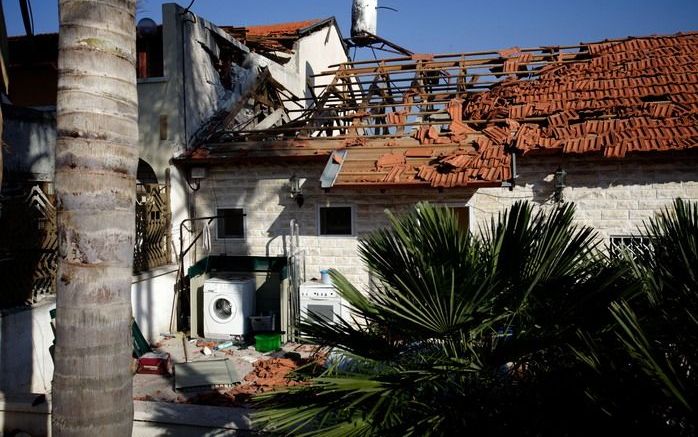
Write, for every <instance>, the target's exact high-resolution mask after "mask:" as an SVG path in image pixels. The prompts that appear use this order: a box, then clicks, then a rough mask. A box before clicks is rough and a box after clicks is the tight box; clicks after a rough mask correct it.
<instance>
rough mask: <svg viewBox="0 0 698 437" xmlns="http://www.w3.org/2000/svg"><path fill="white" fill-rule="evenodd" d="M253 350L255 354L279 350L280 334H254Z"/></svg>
mask: <svg viewBox="0 0 698 437" xmlns="http://www.w3.org/2000/svg"><path fill="white" fill-rule="evenodd" d="M254 348H255V349H256V350H257V352H271V351H275V350H277V349H280V348H281V334H256V335H255V336H254Z"/></svg>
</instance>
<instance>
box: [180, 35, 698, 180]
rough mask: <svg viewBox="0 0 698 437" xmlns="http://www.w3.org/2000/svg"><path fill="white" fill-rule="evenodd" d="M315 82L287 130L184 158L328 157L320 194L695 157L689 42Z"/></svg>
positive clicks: (246, 131)
mask: <svg viewBox="0 0 698 437" xmlns="http://www.w3.org/2000/svg"><path fill="white" fill-rule="evenodd" d="M313 78H314V79H315V80H316V81H317V80H318V79H322V78H325V79H326V80H327V82H326V83H320V84H319V85H315V86H314V88H313V87H311V88H310V89H311V91H314V90H317V94H316V93H315V92H313V93H311V94H310V96H309V97H307V98H305V99H298V98H295V99H290V98H289V99H284V98H281V99H280V104H279V107H278V110H279V111H281V112H284V113H285V114H288V115H289V116H288V117H287V119H288V120H289V121H288V122H285V123H283V124H282V125H281V126H280V127H273V128H264V129H259V128H255V127H254V126H253V127H244V128H236V127H234V126H232V127H231V126H230V125H218V126H217V129H213V131H212V132H211V133H210V135H209V136H208V137H207V138H206V139H205V140H204V141H203V142H202V143H201V146H200V147H199V148H198V149H197V150H195V151H194V152H193V153H192V154H191V155H190V156H189V157H187V158H186V159H188V160H197V159H198V160H206V161H211V160H213V161H215V160H220V159H241V158H254V157H257V158H269V159H288V158H292V157H305V158H307V157H324V158H325V159H327V157H329V160H328V163H327V167H326V171H325V174H324V175H323V186H351V185H428V186H433V187H453V186H470V185H497V184H501V183H502V182H505V181H507V180H509V179H511V178H512V171H511V157H512V154H518V155H524V156H525V155H529V154H537V153H545V154H571V155H577V154H597V155H599V156H603V157H605V158H622V157H624V156H626V155H627V154H634V153H638V154H639V153H646V152H665V151H681V150H688V149H696V148H698V33H687V34H677V35H672V36H649V37H637V38H626V39H621V40H607V41H602V42H597V43H584V44H580V45H577V46H566V47H539V48H524V49H521V48H512V49H506V50H500V51H491V52H474V53H462V54H446V55H412V56H410V57H402V58H394V59H386V60H376V61H360V62H353V63H346V64H341V65H338V66H336V69H335V70H332V71H327V72H322V73H319V74H316V75H314V76H313ZM303 100H305V101H303ZM299 101H300V102H299ZM299 103H300V104H299ZM303 103H307V107H306V105H303ZM294 105H297V106H298V107H295V106H294Z"/></svg>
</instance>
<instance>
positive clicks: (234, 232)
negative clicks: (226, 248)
mask: <svg viewBox="0 0 698 437" xmlns="http://www.w3.org/2000/svg"><path fill="white" fill-rule="evenodd" d="M216 215H217V216H218V217H219V219H218V238H245V213H244V211H243V210H242V208H225V209H219V210H218V214H216Z"/></svg>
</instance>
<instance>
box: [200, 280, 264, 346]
mask: <svg viewBox="0 0 698 437" xmlns="http://www.w3.org/2000/svg"><path fill="white" fill-rule="evenodd" d="M255 290H256V287H255V280H254V278H252V277H249V276H244V275H239V274H222V273H218V274H217V275H216V276H212V277H211V278H209V279H208V280H206V282H204V308H203V316H204V336H205V337H206V338H225V339H228V338H231V337H233V336H243V335H246V334H247V333H248V331H249V323H250V322H249V319H248V317H249V316H253V315H254V314H255Z"/></svg>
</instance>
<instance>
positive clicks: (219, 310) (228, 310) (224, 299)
mask: <svg viewBox="0 0 698 437" xmlns="http://www.w3.org/2000/svg"><path fill="white" fill-rule="evenodd" d="M237 312H238V308H237V306H236V305H235V302H233V301H232V300H231V299H230V297H229V296H226V295H223V294H218V295H216V296H214V297H213V299H211V301H210V302H209V304H208V313H209V315H210V316H211V319H213V320H214V321H216V322H218V323H224V324H225V323H228V322H230V321H231V320H233V319H234V318H235V316H236V315H237Z"/></svg>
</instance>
